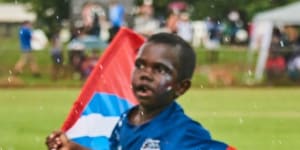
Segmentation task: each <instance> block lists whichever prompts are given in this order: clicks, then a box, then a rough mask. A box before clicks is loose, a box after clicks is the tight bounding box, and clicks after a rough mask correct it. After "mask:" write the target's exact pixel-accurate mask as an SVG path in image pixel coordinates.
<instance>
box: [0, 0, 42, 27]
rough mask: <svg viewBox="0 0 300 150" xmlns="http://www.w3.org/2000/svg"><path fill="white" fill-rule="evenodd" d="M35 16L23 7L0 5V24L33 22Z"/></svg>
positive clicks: (19, 5)
mask: <svg viewBox="0 0 300 150" xmlns="http://www.w3.org/2000/svg"><path fill="white" fill-rule="evenodd" d="M35 19H36V15H35V14H34V13H32V12H29V11H28V10H27V9H26V6H25V5H21V4H11V3H10V4H8V3H5V4H0V23H21V22H23V21H25V20H29V21H34V20H35Z"/></svg>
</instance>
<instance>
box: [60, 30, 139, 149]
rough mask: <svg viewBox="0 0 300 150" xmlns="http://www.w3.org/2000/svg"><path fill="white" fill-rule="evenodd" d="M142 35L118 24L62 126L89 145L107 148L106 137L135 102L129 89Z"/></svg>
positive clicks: (79, 142)
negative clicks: (118, 27) (116, 31)
mask: <svg viewBox="0 0 300 150" xmlns="http://www.w3.org/2000/svg"><path fill="white" fill-rule="evenodd" d="M143 43H144V38H142V37H141V36H139V35H137V34H135V33H134V32H132V31H131V30H130V29H127V28H121V29H120V31H119V32H118V34H117V35H116V36H115V38H114V40H113V41H112V42H111V44H110V45H109V46H108V47H107V49H106V50H105V51H104V53H103V54H102V56H101V58H100V59H99V60H98V63H97V65H96V66H95V68H94V69H93V71H92V73H91V74H90V76H89V77H88V79H87V81H86V83H85V85H84V86H83V88H82V90H81V93H80V95H79V96H78V98H77V100H76V101H75V103H74V104H73V107H72V109H71V111H70V113H69V115H68V117H67V119H66V120H65V122H64V124H63V126H62V130H63V131H65V132H66V134H67V136H68V137H69V138H70V139H71V140H72V141H75V142H76V143H78V144H80V145H82V146H85V147H87V148H90V149H94V150H95V149H97V150H99V149H101V150H106V149H109V141H108V138H109V136H110V134H111V132H112V130H113V128H114V126H115V124H116V122H117V121H118V119H119V116H120V114H121V113H123V112H124V111H126V110H127V109H129V108H130V107H132V106H134V105H136V104H137V100H136V99H135V97H134V95H133V92H132V90H131V72H132V70H133V67H134V59H135V56H136V54H137V51H138V49H139V47H140V46H141V45H142V44H143Z"/></svg>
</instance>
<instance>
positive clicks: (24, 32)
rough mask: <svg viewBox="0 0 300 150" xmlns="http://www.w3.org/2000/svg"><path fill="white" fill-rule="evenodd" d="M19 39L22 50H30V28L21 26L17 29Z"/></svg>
mask: <svg viewBox="0 0 300 150" xmlns="http://www.w3.org/2000/svg"><path fill="white" fill-rule="evenodd" d="M19 39H20V44H21V50H22V52H29V51H31V43H30V41H31V29H30V28H28V27H26V26H22V27H21V28H20V30H19Z"/></svg>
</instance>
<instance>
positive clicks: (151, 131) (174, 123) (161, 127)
mask: <svg viewBox="0 0 300 150" xmlns="http://www.w3.org/2000/svg"><path fill="white" fill-rule="evenodd" d="M132 109H134V108H132ZM132 109H130V110H129V111H127V112H126V113H125V114H123V115H122V116H121V118H120V120H119V122H118V123H117V125H116V127H115V128H114V130H113V132H112V135H111V138H110V142H111V150H119V149H122V150H175V149H176V150H226V149H227V148H228V149H229V147H228V145H226V144H224V143H222V142H218V141H215V140H212V139H211V136H210V134H209V132H208V131H207V130H206V129H204V128H203V127H202V126H201V125H200V124H199V123H197V122H195V121H193V120H192V119H190V118H189V117H187V116H186V115H185V114H184V112H183V109H182V108H181V107H180V106H179V105H178V104H177V103H176V102H174V103H172V104H171V105H170V106H168V107H167V108H166V109H165V110H163V111H162V112H161V113H160V114H159V115H158V116H156V117H155V118H153V119H152V120H151V121H149V122H147V123H144V124H142V125H138V126H136V125H132V124H130V123H129V120H128V117H127V114H128V113H129V112H130V111H131V110H132Z"/></svg>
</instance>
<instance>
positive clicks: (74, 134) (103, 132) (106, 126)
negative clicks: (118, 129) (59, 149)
mask: <svg viewBox="0 0 300 150" xmlns="http://www.w3.org/2000/svg"><path fill="white" fill-rule="evenodd" d="M118 119H119V117H118V116H114V117H112V116H110V117H104V116H103V115H101V114H89V115H88V116H81V117H80V118H79V119H78V120H77V122H76V123H75V124H74V126H73V127H72V128H70V129H69V130H68V131H67V132H66V134H67V136H68V137H69V138H70V139H72V138H79V137H83V136H88V137H96V136H106V137H110V135H111V132H112V130H113V129H114V127H115V125H116V123H117V121H118Z"/></svg>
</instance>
